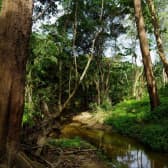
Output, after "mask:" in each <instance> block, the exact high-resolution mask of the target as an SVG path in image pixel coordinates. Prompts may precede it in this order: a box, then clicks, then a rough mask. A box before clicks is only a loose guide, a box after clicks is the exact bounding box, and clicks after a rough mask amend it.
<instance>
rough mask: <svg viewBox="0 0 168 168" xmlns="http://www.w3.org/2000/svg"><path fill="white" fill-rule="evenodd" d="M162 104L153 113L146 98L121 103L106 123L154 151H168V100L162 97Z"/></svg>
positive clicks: (115, 107)
mask: <svg viewBox="0 0 168 168" xmlns="http://www.w3.org/2000/svg"><path fill="white" fill-rule="evenodd" d="M161 102H162V103H161V105H160V106H159V107H157V108H156V109H155V110H154V111H152V112H150V109H149V103H148V101H147V99H146V98H145V99H143V100H141V101H136V100H128V101H124V102H121V103H119V104H117V105H116V106H114V108H113V111H112V112H111V115H110V116H108V117H107V119H106V121H105V122H106V123H107V124H110V125H113V126H114V127H115V128H116V129H117V130H118V131H119V132H120V133H122V134H126V135H129V136H131V137H135V138H137V139H138V140H139V141H141V142H143V143H144V144H146V145H148V146H150V147H151V148H152V149H154V150H159V151H168V132H167V130H168V127H167V125H168V112H167V109H168V105H167V102H168V98H167V97H162V98H161Z"/></svg>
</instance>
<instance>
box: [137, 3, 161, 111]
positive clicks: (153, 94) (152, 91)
mask: <svg viewBox="0 0 168 168" xmlns="http://www.w3.org/2000/svg"><path fill="white" fill-rule="evenodd" d="M134 9H135V18H136V24H137V31H138V36H139V41H140V47H141V52H142V59H143V65H144V71H145V77H146V81H147V88H148V93H149V97H150V104H151V110H153V109H154V108H155V107H157V106H158V105H159V96H158V92H157V87H156V82H155V79H154V75H153V70H152V61H151V57H150V51H149V44H148V40H147V36H146V31H145V24H144V18H143V15H142V9H141V0H134Z"/></svg>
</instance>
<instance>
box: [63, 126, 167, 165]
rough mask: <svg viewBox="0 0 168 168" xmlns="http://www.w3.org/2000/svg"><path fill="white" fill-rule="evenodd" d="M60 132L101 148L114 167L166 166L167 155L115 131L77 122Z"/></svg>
mask: <svg viewBox="0 0 168 168" xmlns="http://www.w3.org/2000/svg"><path fill="white" fill-rule="evenodd" d="M62 133H63V135H64V136H66V137H74V136H79V137H81V138H83V139H85V140H87V141H89V142H90V143H92V144H94V145H96V146H97V147H98V148H101V149H102V150H103V151H104V153H105V154H106V155H107V156H108V157H109V159H111V160H112V162H113V163H115V164H114V165H113V167H116V168H168V155H166V154H161V153H156V152H151V151H150V150H147V149H145V148H144V147H143V146H142V145H140V144H139V143H137V142H136V141H134V140H132V139H129V138H127V137H124V136H121V135H119V134H116V133H107V132H104V131H100V130H94V129H87V128H84V127H81V126H80V125H77V124H70V125H67V126H65V127H64V128H63V130H62Z"/></svg>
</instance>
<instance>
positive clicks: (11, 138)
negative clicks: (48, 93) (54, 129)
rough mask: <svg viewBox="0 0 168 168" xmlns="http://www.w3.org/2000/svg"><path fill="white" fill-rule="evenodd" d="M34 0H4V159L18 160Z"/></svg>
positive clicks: (0, 149)
mask: <svg viewBox="0 0 168 168" xmlns="http://www.w3.org/2000/svg"><path fill="white" fill-rule="evenodd" d="M32 6H33V5H32V0H15V1H11V0H3V1H2V9H1V13H0V14H1V15H0V23H1V26H0V66H1V68H0V158H2V157H7V158H8V163H9V165H8V167H12V166H13V161H14V160H15V161H16V160H17V156H18V155H17V152H18V150H19V134H20V129H21V121H22V114H23V107H24V87H25V66H26V60H27V56H28V43H29V36H30V33H31V22H32V21H31V20H32Z"/></svg>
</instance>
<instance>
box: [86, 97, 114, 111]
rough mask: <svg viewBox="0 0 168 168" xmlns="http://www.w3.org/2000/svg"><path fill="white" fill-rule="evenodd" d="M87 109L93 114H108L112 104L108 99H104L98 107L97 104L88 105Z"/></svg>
mask: <svg viewBox="0 0 168 168" xmlns="http://www.w3.org/2000/svg"><path fill="white" fill-rule="evenodd" d="M89 108H90V110H91V111H93V112H98V111H104V112H109V111H111V110H112V104H111V101H110V99H109V98H106V99H105V100H104V101H103V102H102V103H101V104H100V105H97V103H90V104H89Z"/></svg>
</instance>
